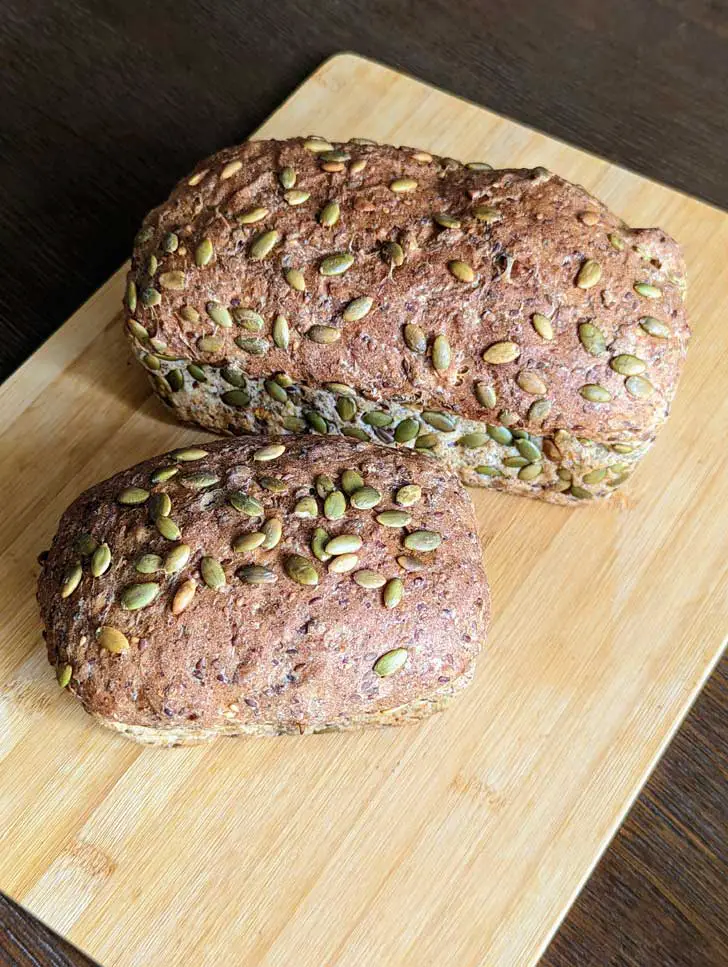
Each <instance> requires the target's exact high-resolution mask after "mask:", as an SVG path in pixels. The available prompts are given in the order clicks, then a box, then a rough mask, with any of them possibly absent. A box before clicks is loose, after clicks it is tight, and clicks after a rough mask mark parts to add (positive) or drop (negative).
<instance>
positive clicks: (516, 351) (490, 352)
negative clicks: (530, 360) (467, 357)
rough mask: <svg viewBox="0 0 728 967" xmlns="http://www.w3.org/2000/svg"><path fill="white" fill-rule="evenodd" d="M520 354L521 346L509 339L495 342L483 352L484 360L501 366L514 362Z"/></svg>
mask: <svg viewBox="0 0 728 967" xmlns="http://www.w3.org/2000/svg"><path fill="white" fill-rule="evenodd" d="M520 355H521V347H520V346H519V345H518V343H517V342H511V341H509V340H505V341H503V342H494V343H493V344H492V345H491V346H489V347H488V348H487V349H486V350H485V352H484V353H483V362H486V363H493V364H494V365H497V366H500V365H501V364H503V363H512V362H513V361H514V360H515V359H518V357H519V356H520Z"/></svg>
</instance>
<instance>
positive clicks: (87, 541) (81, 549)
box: [74, 533, 99, 557]
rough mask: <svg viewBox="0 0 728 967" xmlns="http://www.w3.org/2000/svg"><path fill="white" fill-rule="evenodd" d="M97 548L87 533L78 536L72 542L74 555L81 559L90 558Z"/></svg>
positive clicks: (95, 542)
mask: <svg viewBox="0 0 728 967" xmlns="http://www.w3.org/2000/svg"><path fill="white" fill-rule="evenodd" d="M98 546H99V545H98V543H97V541H95V540H94V538H93V537H92V536H91V535H90V534H88V533H83V534H79V535H78V537H77V538H76V540H75V542H74V547H75V549H76V553H77V554H80V555H81V557H91V555H92V554H93V552H94V551H95V550H96V548H97V547H98Z"/></svg>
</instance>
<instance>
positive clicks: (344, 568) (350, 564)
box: [328, 554, 359, 574]
mask: <svg viewBox="0 0 728 967" xmlns="http://www.w3.org/2000/svg"><path fill="white" fill-rule="evenodd" d="M358 563H359V558H358V556H357V555H356V554H340V555H339V556H338V557H334V558H333V559H332V560H331V562H330V564H329V566H328V570H329V572H330V573H331V574H347V573H348V572H349V571H353V570H354V568H355V567H356V566H357V564H358Z"/></svg>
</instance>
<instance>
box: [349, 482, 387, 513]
mask: <svg viewBox="0 0 728 967" xmlns="http://www.w3.org/2000/svg"><path fill="white" fill-rule="evenodd" d="M350 500H351V506H352V507H354V508H355V509H356V510H371V508H372V507H376V506H377V504H379V503H381V500H382V495H381V493H380V492H379V491H378V490H377V489H376V488H375V487H366V486H365V487H360V488H359V490H355V491H354V493H353V494H352V495H351V498H350Z"/></svg>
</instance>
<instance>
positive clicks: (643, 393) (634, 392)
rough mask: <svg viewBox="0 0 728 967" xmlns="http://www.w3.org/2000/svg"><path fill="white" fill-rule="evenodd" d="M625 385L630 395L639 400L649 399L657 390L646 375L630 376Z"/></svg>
mask: <svg viewBox="0 0 728 967" xmlns="http://www.w3.org/2000/svg"><path fill="white" fill-rule="evenodd" d="M624 386H625V389H626V390H627V392H628V393H629V395H630V396H632V397H634V398H635V399H638V400H640V399H647V398H648V397H650V396H652V394H653V393H654V391H655V387H654V386H653V385H652V383H651V382H650V381H649V380H648V379H645V377H644V376H630V377H628V378H627V379H626V380H625V381H624Z"/></svg>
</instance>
